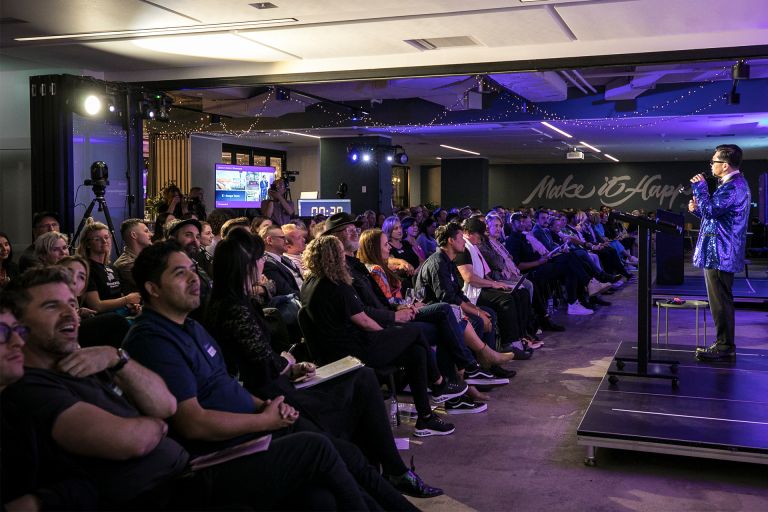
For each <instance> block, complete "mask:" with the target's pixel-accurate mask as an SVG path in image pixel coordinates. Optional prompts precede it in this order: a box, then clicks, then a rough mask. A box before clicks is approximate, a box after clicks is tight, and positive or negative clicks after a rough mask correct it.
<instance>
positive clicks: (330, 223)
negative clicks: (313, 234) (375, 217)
mask: <svg viewBox="0 0 768 512" xmlns="http://www.w3.org/2000/svg"><path fill="white" fill-rule="evenodd" d="M347 224H354V225H355V226H357V227H358V228H359V227H360V226H362V225H363V222H362V221H360V220H357V218H356V217H353V216H352V215H350V214H349V213H345V212H338V213H334V214H333V215H331V216H330V217H328V219H327V220H326V221H325V231H323V235H330V234H331V233H332V232H333V231H336V230H337V229H339V228H341V227H344V226H346V225H347Z"/></svg>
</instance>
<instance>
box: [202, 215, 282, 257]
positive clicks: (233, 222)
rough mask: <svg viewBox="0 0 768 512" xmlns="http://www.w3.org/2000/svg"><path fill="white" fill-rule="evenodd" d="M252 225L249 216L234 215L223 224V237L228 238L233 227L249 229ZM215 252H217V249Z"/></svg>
mask: <svg viewBox="0 0 768 512" xmlns="http://www.w3.org/2000/svg"><path fill="white" fill-rule="evenodd" d="M270 222H271V221H270ZM250 226H251V223H250V222H249V221H248V217H234V218H232V219H229V220H228V221H226V222H225V223H224V224H222V226H221V238H227V235H228V234H229V232H230V231H232V230H233V229H248V228H249V227H250ZM254 234H255V233H254ZM214 254H216V252H215V251H214Z"/></svg>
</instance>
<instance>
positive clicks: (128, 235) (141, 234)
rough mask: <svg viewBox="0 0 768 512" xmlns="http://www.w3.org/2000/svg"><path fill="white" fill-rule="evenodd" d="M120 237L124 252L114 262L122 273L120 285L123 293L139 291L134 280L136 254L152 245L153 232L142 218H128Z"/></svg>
mask: <svg viewBox="0 0 768 512" xmlns="http://www.w3.org/2000/svg"><path fill="white" fill-rule="evenodd" d="M120 237H121V238H122V239H123V254H121V255H120V256H119V257H118V258H117V259H116V260H115V263H114V267H115V269H117V273H118V274H119V275H120V287H121V288H122V291H123V293H131V292H136V291H138V288H136V283H134V282H133V273H132V272H133V262H134V261H135V260H136V256H138V255H139V253H140V252H141V251H142V250H143V249H144V248H145V247H149V246H150V245H152V233H150V232H149V228H148V227H147V225H146V224H144V221H143V220H141V219H126V220H124V221H123V222H122V224H120Z"/></svg>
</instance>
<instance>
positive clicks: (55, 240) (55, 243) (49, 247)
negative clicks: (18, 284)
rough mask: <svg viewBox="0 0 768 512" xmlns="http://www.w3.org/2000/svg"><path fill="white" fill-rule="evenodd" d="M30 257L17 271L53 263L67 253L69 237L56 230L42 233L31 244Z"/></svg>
mask: <svg viewBox="0 0 768 512" xmlns="http://www.w3.org/2000/svg"><path fill="white" fill-rule="evenodd" d="M32 245H33V246H34V249H33V251H32V259H25V260H24V266H23V267H22V266H20V267H19V272H24V271H25V270H27V269H28V268H31V267H45V266H48V265H55V264H56V262H58V261H59V260H60V259H61V258H63V257H64V256H66V255H67V254H69V252H68V250H69V238H68V237H67V235H65V234H63V233H59V232H58V231H50V232H48V233H43V234H42V235H40V236H39V237H37V240H35V243H34V244H32Z"/></svg>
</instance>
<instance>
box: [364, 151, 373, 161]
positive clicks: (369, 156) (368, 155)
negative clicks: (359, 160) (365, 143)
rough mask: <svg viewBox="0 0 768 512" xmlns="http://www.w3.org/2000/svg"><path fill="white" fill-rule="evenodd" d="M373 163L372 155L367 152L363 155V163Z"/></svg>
mask: <svg viewBox="0 0 768 512" xmlns="http://www.w3.org/2000/svg"><path fill="white" fill-rule="evenodd" d="M370 161H371V154H370V153H368V152H366V153H363V162H370Z"/></svg>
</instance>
